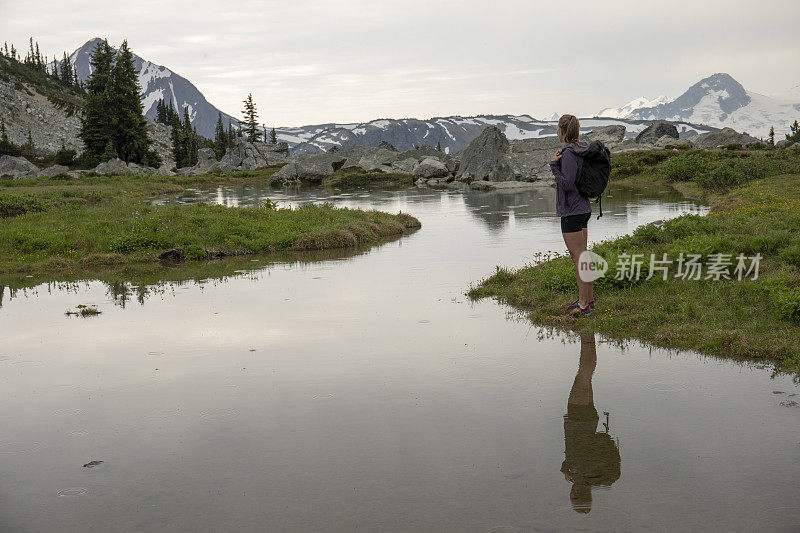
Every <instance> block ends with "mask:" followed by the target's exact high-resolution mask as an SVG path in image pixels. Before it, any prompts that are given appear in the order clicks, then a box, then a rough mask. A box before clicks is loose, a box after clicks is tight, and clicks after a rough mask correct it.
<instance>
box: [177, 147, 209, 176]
mask: <svg viewBox="0 0 800 533" xmlns="http://www.w3.org/2000/svg"><path fill="white" fill-rule="evenodd" d="M217 168H219V163H218V162H217V154H215V153H214V150H213V149H211V148H200V149H199V150H198V151H197V164H195V166H193V167H184V168H180V169H178V173H179V174H183V175H186V176H196V175H197V174H205V173H206V172H211V171H213V170H217Z"/></svg>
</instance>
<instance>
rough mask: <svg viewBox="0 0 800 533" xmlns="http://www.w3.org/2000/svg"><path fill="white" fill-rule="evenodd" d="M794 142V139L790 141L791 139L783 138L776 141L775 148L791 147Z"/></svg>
mask: <svg viewBox="0 0 800 533" xmlns="http://www.w3.org/2000/svg"><path fill="white" fill-rule="evenodd" d="M793 144H794V143H793V142H792V141H790V140H789V139H781V140H780V141H777V142H776V143H775V148H789V147H790V146H792V145H793Z"/></svg>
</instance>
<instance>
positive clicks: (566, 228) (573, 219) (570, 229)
mask: <svg viewBox="0 0 800 533" xmlns="http://www.w3.org/2000/svg"><path fill="white" fill-rule="evenodd" d="M590 218H592V214H591V213H581V214H580V215H570V216H568V217H561V233H575V232H576V231H581V230H582V229H583V228H585V227H587V226H588V225H589V219H590Z"/></svg>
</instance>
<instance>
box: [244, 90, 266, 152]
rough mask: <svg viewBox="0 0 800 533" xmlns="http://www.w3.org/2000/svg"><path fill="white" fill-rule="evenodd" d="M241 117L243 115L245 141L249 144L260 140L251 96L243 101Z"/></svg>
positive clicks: (254, 106) (256, 113)
mask: <svg viewBox="0 0 800 533" xmlns="http://www.w3.org/2000/svg"><path fill="white" fill-rule="evenodd" d="M242 115H244V122H243V124H244V133H246V134H247V140H248V141H250V142H251V143H252V142H256V141H258V140H259V139H260V138H261V132H260V131H259V130H258V111H256V104H255V102H253V95H252V94H248V95H247V98H246V99H245V100H244V109H243V110H242ZM239 131H241V129H240V130H239Z"/></svg>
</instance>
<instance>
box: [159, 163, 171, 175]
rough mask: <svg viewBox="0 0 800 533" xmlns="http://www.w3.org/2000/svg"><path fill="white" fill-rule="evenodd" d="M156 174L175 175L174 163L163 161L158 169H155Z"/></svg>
mask: <svg viewBox="0 0 800 533" xmlns="http://www.w3.org/2000/svg"><path fill="white" fill-rule="evenodd" d="M155 173H156V174H160V175H162V176H174V175H175V167H174V165H170V164H169V163H166V162H165V163H164V164H163V165H161V166H160V167H158V169H156V172H155Z"/></svg>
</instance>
